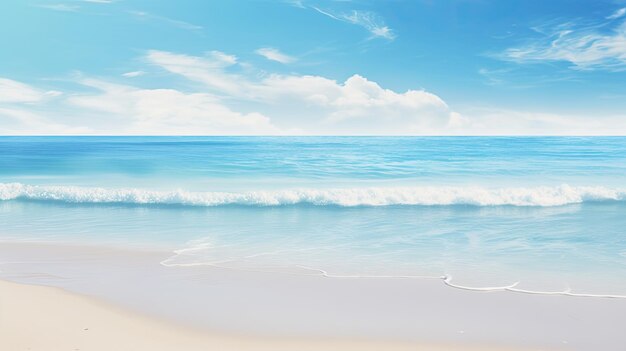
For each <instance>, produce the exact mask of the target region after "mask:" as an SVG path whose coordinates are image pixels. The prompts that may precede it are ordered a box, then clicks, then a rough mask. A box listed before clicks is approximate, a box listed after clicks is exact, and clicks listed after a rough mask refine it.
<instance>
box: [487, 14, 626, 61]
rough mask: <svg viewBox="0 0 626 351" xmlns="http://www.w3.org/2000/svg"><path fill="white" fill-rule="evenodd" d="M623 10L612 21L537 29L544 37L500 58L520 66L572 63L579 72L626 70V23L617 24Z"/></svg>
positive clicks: (564, 23)
mask: <svg viewBox="0 0 626 351" xmlns="http://www.w3.org/2000/svg"><path fill="white" fill-rule="evenodd" d="M621 10H624V9H620V10H618V11H616V12H615V13H614V14H613V15H611V16H609V17H607V18H609V19H610V21H609V22H605V21H603V22H599V21H596V22H594V23H586V24H580V23H579V22H576V21H568V22H563V23H558V24H556V25H547V26H542V27H537V28H535V31H536V32H537V33H539V34H540V35H541V37H539V38H534V39H533V40H532V41H529V42H527V43H526V44H524V45H521V46H518V47H512V48H508V49H506V50H505V51H504V52H502V53H501V54H498V55H496V57H497V58H500V59H503V60H506V61H513V62H517V63H533V62H536V63H540V62H558V61H561V62H569V63H571V68H574V69H578V70H609V71H622V70H626V21H621V22H618V23H615V22H614V19H617V18H620V17H622V16H624V14H625V12H624V11H621Z"/></svg>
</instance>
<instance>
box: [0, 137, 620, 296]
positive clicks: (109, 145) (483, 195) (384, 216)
mask: <svg viewBox="0 0 626 351" xmlns="http://www.w3.org/2000/svg"><path fill="white" fill-rule="evenodd" d="M0 240H1V241H4V242H46V243H50V242H52V243H63V244H67V243H70V244H76V245H96V246H97V245H102V246H113V247H124V248H132V249H138V250H143V249H159V250H166V251H168V252H171V255H170V256H169V257H164V259H163V261H162V262H161V264H162V265H164V266H167V267H189V266H198V265H207V266H216V267H225V268H231V269H241V270H251V271H263V272H276V273H283V274H302V275H325V276H328V277H380V278H385V277H406V278H433V279H443V280H444V281H445V283H446V284H448V285H450V286H452V287H459V288H467V289H477V290H490V289H499V290H502V289H505V290H510V291H513V292H526V293H546V294H553V293H554V294H564V295H574V296H575V295H590V296H595V295H601V296H613V297H623V296H626V279H624V277H626V138H623V137H0ZM0 260H1V259H0ZM0 263H1V262H0Z"/></svg>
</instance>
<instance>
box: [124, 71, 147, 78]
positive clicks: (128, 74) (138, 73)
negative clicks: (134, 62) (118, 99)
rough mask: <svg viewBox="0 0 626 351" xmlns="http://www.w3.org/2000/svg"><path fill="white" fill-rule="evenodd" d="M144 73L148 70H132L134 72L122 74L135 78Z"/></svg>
mask: <svg viewBox="0 0 626 351" xmlns="http://www.w3.org/2000/svg"><path fill="white" fill-rule="evenodd" d="M144 74H146V72H144V71H132V72H126V73H123V74H122V76H123V77H126V78H135V77H139V76H143V75H144Z"/></svg>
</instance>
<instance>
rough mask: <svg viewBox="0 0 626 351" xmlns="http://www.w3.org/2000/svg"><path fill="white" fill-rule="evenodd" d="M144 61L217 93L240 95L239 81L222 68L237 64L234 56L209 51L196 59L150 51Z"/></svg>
mask: <svg viewBox="0 0 626 351" xmlns="http://www.w3.org/2000/svg"><path fill="white" fill-rule="evenodd" d="M146 59H147V60H148V62H150V63H152V64H155V65H157V66H159V67H161V68H163V69H165V70H167V71H169V72H171V73H176V74H179V75H182V76H183V77H186V78H188V79H191V80H194V81H198V82H201V83H204V84H205V85H207V86H208V87H210V88H212V89H213V90H214V91H215V92H217V93H220V94H240V93H241V89H242V84H241V80H240V79H237V77H236V76H233V75H232V74H227V73H225V72H224V71H223V68H225V67H228V66H232V65H234V64H235V63H236V62H237V58H236V57H235V56H232V55H227V54H225V53H223V52H220V51H211V52H209V53H207V54H206V55H205V56H204V57H197V56H190V55H180V54H173V53H170V52H166V51H158V50H151V51H149V52H148V55H147V56H146Z"/></svg>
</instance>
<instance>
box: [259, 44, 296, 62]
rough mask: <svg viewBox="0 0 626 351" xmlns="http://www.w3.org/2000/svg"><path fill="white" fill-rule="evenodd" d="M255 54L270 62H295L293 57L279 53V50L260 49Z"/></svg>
mask: <svg viewBox="0 0 626 351" xmlns="http://www.w3.org/2000/svg"><path fill="white" fill-rule="evenodd" d="M255 52H256V53H257V54H259V55H261V56H263V57H265V58H266V59H268V60H270V61H276V62H280V63H285V64H287V63H291V62H294V61H295V60H296V58H295V57H292V56H289V55H286V54H283V53H282V52H280V50H278V49H274V48H260V49H258V50H256V51H255Z"/></svg>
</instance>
